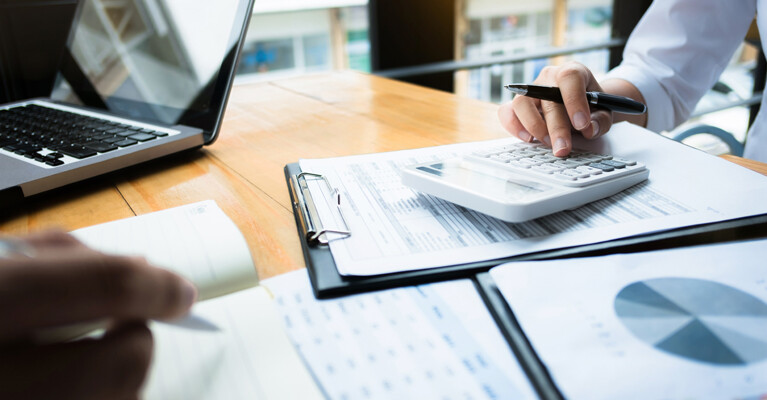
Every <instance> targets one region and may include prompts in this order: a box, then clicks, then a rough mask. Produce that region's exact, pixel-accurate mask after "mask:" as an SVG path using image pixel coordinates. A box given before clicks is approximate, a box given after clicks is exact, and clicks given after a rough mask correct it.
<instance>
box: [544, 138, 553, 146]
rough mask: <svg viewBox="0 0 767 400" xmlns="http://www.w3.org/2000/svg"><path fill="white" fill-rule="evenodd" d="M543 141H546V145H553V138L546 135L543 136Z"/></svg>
mask: <svg viewBox="0 0 767 400" xmlns="http://www.w3.org/2000/svg"><path fill="white" fill-rule="evenodd" d="M543 143H546V146H549V147H551V138H550V137H548V136H546V137H545V138H543Z"/></svg>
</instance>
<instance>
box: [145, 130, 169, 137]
mask: <svg viewBox="0 0 767 400" xmlns="http://www.w3.org/2000/svg"><path fill="white" fill-rule="evenodd" d="M149 134H151V135H155V136H157V137H165V136H168V134H167V133H165V132H160V131H152V132H149Z"/></svg>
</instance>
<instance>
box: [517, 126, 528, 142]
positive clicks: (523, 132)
mask: <svg viewBox="0 0 767 400" xmlns="http://www.w3.org/2000/svg"><path fill="white" fill-rule="evenodd" d="M517 137H519V138H520V139H522V140H523V141H525V142H529V141H530V138H532V136H530V134H529V133H528V132H527V131H526V130H524V129H522V130H521V131H519V132H518V133H517Z"/></svg>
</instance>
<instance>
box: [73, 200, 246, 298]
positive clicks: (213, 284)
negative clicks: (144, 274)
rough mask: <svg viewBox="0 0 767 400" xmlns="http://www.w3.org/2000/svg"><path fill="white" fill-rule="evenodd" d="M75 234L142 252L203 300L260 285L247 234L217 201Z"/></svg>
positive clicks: (106, 246)
mask: <svg viewBox="0 0 767 400" xmlns="http://www.w3.org/2000/svg"><path fill="white" fill-rule="evenodd" d="M72 234H73V235H74V236H75V237H77V238H78V239H80V240H82V241H83V242H84V243H85V244H87V245H89V246H91V247H93V248H95V249H97V250H100V251H103V252H105V253H112V254H122V255H141V256H144V257H146V258H147V260H148V261H149V262H150V263H151V264H153V265H156V266H158V267H162V268H165V269H169V270H171V271H174V272H176V273H178V274H180V275H182V276H184V277H185V278H187V279H189V280H190V281H192V282H193V283H194V284H195V285H196V286H197V288H198V290H199V296H198V299H199V300H205V299H210V298H214V297H217V296H221V295H223V294H226V293H232V292H235V291H237V290H241V289H245V288H248V287H251V286H255V285H256V284H258V275H257V274H256V269H255V268H254V266H253V260H252V258H251V256H250V251H249V250H248V245H247V243H246V242H245V238H244V237H243V236H242V233H240V231H239V229H237V226H236V225H235V224H234V222H232V220H231V219H229V217H227V216H226V214H224V212H223V211H222V210H221V208H219V207H218V205H216V203H215V202H214V201H212V200H207V201H201V202H198V203H193V204H187V205H184V206H180V207H175V208H170V209H167V210H162V211H157V212H153V213H149V214H144V215H140V216H137V217H131V218H126V219H122V220H119V221H112V222H108V223H105V224H100V225H94V226H89V227H87V228H82V229H78V230H76V231H73V232H72Z"/></svg>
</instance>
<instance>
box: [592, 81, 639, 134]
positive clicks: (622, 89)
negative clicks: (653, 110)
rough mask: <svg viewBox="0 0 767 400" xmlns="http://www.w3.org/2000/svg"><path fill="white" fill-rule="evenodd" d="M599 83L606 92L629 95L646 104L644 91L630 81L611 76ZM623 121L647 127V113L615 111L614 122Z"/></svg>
mask: <svg viewBox="0 0 767 400" xmlns="http://www.w3.org/2000/svg"><path fill="white" fill-rule="evenodd" d="M599 84H600V86H602V89H603V90H604V92H605V93H610V94H615V95H618V96H624V97H628V98H631V99H634V100H636V101H638V102H641V103H644V104H646V103H645V99H644V96H642V93H641V92H640V91H639V89H637V88H636V86H634V85H633V84H631V82H629V81H626V80H623V79H617V78H611V79H607V80H605V81H602V82H600V83H599ZM621 121H628V122H630V123H632V124H635V125H639V126H642V127H646V126H647V113H644V114H639V115H630V114H622V113H613V122H621Z"/></svg>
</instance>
